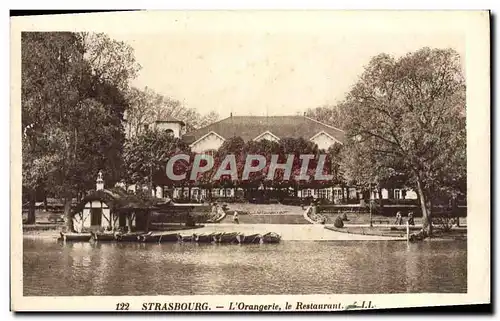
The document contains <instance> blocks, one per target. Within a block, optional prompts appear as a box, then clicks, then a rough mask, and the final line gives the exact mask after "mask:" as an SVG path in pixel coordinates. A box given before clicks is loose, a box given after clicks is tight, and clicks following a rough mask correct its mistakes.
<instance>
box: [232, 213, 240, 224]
mask: <svg viewBox="0 0 500 321" xmlns="http://www.w3.org/2000/svg"><path fill="white" fill-rule="evenodd" d="M233 222H234V224H240V219H239V218H238V212H236V211H234V214H233Z"/></svg>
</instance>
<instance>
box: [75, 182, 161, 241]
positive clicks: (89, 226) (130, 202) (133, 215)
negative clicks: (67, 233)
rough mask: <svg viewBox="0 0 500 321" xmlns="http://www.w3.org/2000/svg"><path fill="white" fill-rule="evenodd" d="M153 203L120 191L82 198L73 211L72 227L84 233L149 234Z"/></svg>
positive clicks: (95, 193)
mask: <svg viewBox="0 0 500 321" xmlns="http://www.w3.org/2000/svg"><path fill="white" fill-rule="evenodd" d="M153 209H155V207H154V204H153V201H151V200H146V199H143V198H141V197H140V196H138V195H134V194H128V193H127V192H126V191H125V190H122V189H120V188H114V189H100V190H97V191H95V192H92V193H91V194H89V195H87V196H86V197H84V198H83V200H82V201H81V202H80V203H78V205H77V206H76V207H75V208H74V210H73V227H74V229H75V230H76V231H77V232H83V231H98V230H104V231H115V230H119V229H124V230H127V231H146V232H147V231H148V230H149V225H150V215H151V211H152V210H153Z"/></svg>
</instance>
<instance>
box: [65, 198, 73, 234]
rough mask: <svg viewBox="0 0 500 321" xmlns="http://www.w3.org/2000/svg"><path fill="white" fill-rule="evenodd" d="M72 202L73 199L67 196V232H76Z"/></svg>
mask: <svg viewBox="0 0 500 321" xmlns="http://www.w3.org/2000/svg"><path fill="white" fill-rule="evenodd" d="M71 201H72V197H71V196H67V197H65V198H64V219H65V221H66V232H74V231H75V228H74V226H73V215H71V214H72V213H71Z"/></svg>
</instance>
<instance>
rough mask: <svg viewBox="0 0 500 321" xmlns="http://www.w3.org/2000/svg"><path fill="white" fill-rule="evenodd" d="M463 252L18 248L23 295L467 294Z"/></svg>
mask: <svg viewBox="0 0 500 321" xmlns="http://www.w3.org/2000/svg"><path fill="white" fill-rule="evenodd" d="M466 245H467V244H466V242H465V241H443V242H423V243H421V244H409V245H408V244H407V243H406V242H388V241H381V242H373V241H369V242H368V241H354V242H353V241H349V242H344V241H342V242H339V241H335V242H303V241H283V242H282V243H281V244H276V245H273V244H264V245H241V246H239V245H196V244H125V243H108V244H102V243H101V244H92V243H74V244H69V243H68V244H64V243H59V242H56V241H52V240H51V241H48V240H33V239H24V255H23V274H24V295H27V296H29V295H51V296H52V295H156V294H163V295H189V294H299V293H301V294H329V293H402V292H455V293H456V292H467V252H466V251H467V246H466Z"/></svg>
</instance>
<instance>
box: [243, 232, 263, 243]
mask: <svg viewBox="0 0 500 321" xmlns="http://www.w3.org/2000/svg"><path fill="white" fill-rule="evenodd" d="M237 238H238V241H239V242H240V244H259V243H260V241H261V239H262V235H260V234H251V235H244V234H240V235H238V236H237Z"/></svg>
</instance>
